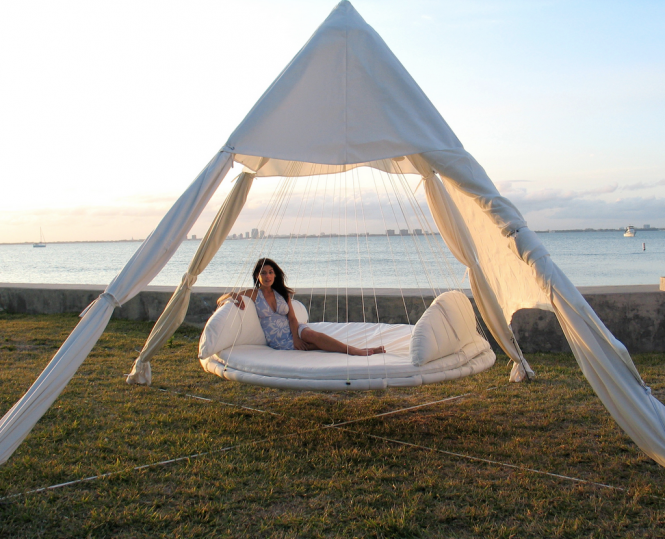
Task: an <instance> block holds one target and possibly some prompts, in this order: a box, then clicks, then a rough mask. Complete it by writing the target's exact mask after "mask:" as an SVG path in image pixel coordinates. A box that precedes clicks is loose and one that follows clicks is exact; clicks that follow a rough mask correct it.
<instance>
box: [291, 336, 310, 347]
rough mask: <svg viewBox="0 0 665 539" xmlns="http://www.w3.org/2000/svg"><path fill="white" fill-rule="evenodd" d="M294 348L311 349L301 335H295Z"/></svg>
mask: <svg viewBox="0 0 665 539" xmlns="http://www.w3.org/2000/svg"><path fill="white" fill-rule="evenodd" d="M293 348H295V349H296V350H303V351H305V350H309V347H308V346H307V343H306V342H305V341H303V340H302V339H301V338H300V337H295V336H294V337H293Z"/></svg>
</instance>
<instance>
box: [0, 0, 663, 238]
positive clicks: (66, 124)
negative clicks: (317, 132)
mask: <svg viewBox="0 0 665 539" xmlns="http://www.w3.org/2000/svg"><path fill="white" fill-rule="evenodd" d="M353 5H354V6H355V8H356V9H357V10H358V11H359V12H360V14H361V15H362V16H363V18H364V19H365V20H366V21H367V22H368V23H369V24H370V25H372V26H373V27H374V28H375V29H376V30H377V32H378V33H379V34H380V35H381V36H382V37H383V39H384V40H385V41H386V43H387V44H388V46H389V47H390V48H391V49H392V51H393V52H394V53H395V55H396V56H397V57H398V58H399V59H400V60H401V62H402V63H403V64H404V66H405V67H406V69H407V70H408V71H409V72H410V73H411V75H412V76H413V77H414V79H415V80H416V81H417V82H418V84H419V85H420V86H421V88H422V89H423V90H424V92H425V93H426V94H427V95H428V97H429V98H430V100H431V101H432V102H433V103H434V105H435V106H436V107H437V108H438V110H439V111H440V112H441V114H442V115H443V117H444V118H445V119H446V121H447V122H448V124H449V125H450V127H451V128H452V129H453V131H454V132H455V133H456V134H457V136H458V137H459V139H460V140H461V141H462V143H463V144H464V146H465V147H466V149H467V150H468V151H469V152H471V154H473V155H474V156H475V157H476V159H477V160H478V161H479V162H480V163H481V164H482V165H483V166H484V167H485V169H486V171H487V172H488V174H489V176H490V177H491V178H492V179H493V180H494V182H495V183H496V184H497V186H498V187H499V190H500V191H501V193H502V194H504V195H505V196H507V197H508V198H509V199H510V200H512V201H513V202H514V203H515V204H516V205H517V207H518V208H519V209H520V210H521V211H522V212H523V213H524V214H525V217H526V219H527V221H528V223H529V225H530V226H531V228H533V229H549V228H551V229H566V228H586V227H594V228H609V227H614V228H618V227H621V226H626V225H628V224H633V225H635V226H638V227H641V226H642V225H643V224H645V223H649V224H651V226H655V227H665V91H664V89H665V54H663V51H665V2H661V1H640V0H637V1H635V2H615V1H583V0H582V1H579V0H578V1H556V0H551V1H538V0H525V1H520V0H515V1H502V0H492V1H473V0H471V1H464V2H459V1H445V0H411V1H409V2H404V1H397V0H381V1H378V0H355V1H353ZM334 6H335V2H334V1H327V0H326V1H322V0H309V1H296V0H283V1H280V2H275V1H274V0H273V1H261V0H244V1H243V2H230V1H224V0H217V1H214V2H213V1H197V0H188V1H187V2H184V1H182V2H173V1H160V2H156V1H136V0H134V1H131V2H130V1H116V2H112V3H108V2H104V3H102V2H90V1H89V0H86V1H73V0H62V1H60V2H47V1H30V2H4V3H3V4H2V5H1V6H0V88H1V90H0V92H1V93H2V99H0V145H1V148H2V150H1V151H0V182H1V185H2V197H0V242H25V241H29V242H31V241H36V240H37V239H38V237H39V228H40V226H41V227H42V228H43V230H44V233H45V235H46V239H47V240H48V241H80V240H119V239H129V238H132V237H134V238H143V237H145V236H146V235H147V234H148V233H149V232H150V231H151V230H152V229H154V227H155V226H156V225H157V223H158V222H159V220H160V218H161V217H162V216H163V215H164V214H165V213H166V211H167V210H168V208H169V207H170V205H171V204H172V203H173V202H174V201H175V199H176V198H177V197H178V196H179V195H180V194H181V193H182V192H183V191H184V189H185V188H186V187H187V185H189V183H190V182H191V181H192V180H193V179H194V178H195V177H196V175H197V174H198V172H199V171H200V170H201V169H202V168H203V167H204V166H205V164H206V163H207V162H208V161H209V159H210V158H211V157H212V156H213V155H214V153H215V152H216V151H217V150H218V149H219V148H220V147H221V146H222V145H223V144H224V142H225V141H226V139H227V138H228V136H229V135H230V133H231V132H232V131H233V129H234V128H235V126H236V125H237V124H238V123H239V122H240V121H241V120H242V119H243V117H244V116H245V114H246V113H247V112H248V111H249V109H250V108H251V106H252V105H253V104H254V103H255V101H256V100H257V99H258V98H259V97H260V96H261V94H262V93H263V92H264V91H265V89H266V88H267V87H268V86H269V85H270V83H271V82H272V81H273V80H274V78H275V77H276V76H277V75H278V74H279V72H280V71H281V70H282V69H283V68H284V66H285V65H286V64H287V63H288V62H289V61H290V59H291V58H292V57H293V56H294V55H295V54H296V53H297V52H298V50H299V49H300V47H302V45H303V44H304V43H305V42H306V40H307V39H308V38H309V36H310V35H311V34H312V33H313V32H314V31H315V30H316V28H317V27H318V25H319V24H320V23H321V22H322V21H323V20H324V19H325V18H326V16H327V15H328V13H329V12H330V11H331V10H332V9H333V8H334ZM239 170H240V169H238V168H236V169H235V173H237V172H239ZM269 184H270V182H266V183H265V184H263V185H261V186H259V187H260V188H259V189H257V190H256V193H253V196H254V199H253V200H252V201H251V203H250V207H251V208H256V207H259V206H260V205H261V204H262V203H263V202H264V201H265V197H266V196H268V190H269V189H268V186H269ZM226 191H227V188H226V187H223V188H222V189H221V190H220V192H219V193H218V194H217V195H215V197H214V198H213V200H212V202H211V204H210V205H209V208H208V209H207V210H206V212H205V213H204V215H203V216H202V217H201V219H200V220H199V222H198V223H197V224H196V225H195V226H194V229H193V230H192V233H195V234H197V235H203V233H204V232H205V230H206V228H207V225H208V223H209V222H210V220H211V219H212V216H213V214H214V212H215V211H216V209H217V207H218V206H219V203H220V201H221V200H222V197H223V196H224V194H225V192H226ZM250 207H248V210H249V209H250ZM246 213H247V215H245V216H243V219H245V221H244V222H239V223H238V226H237V228H238V231H241V230H248V229H250V228H252V227H253V226H254V224H255V222H254V219H255V217H253V215H254V213H255V212H252V211H248V212H246Z"/></svg>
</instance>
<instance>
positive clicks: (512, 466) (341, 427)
mask: <svg viewBox="0 0 665 539" xmlns="http://www.w3.org/2000/svg"><path fill="white" fill-rule="evenodd" d="M148 387H149V388H150V389H156V390H157V391H161V392H163V393H171V394H173V395H179V396H183V397H188V398H192V399H196V400H202V401H205V402H214V403H216V404H222V405H224V406H230V407H234V408H239V409H243V410H249V411H252V412H257V413H262V414H270V415H274V416H277V417H283V418H286V419H291V420H295V421H307V422H310V423H312V422H313V421H312V420H309V419H303V418H299V417H292V416H287V415H285V414H280V413H277V412H272V411H270V410H262V409H260V408H253V407H249V406H244V405H241V404H236V403H230V402H225V401H220V400H216V399H211V398H207V397H201V396H198V395H192V394H190V393H182V392H180V391H174V390H169V389H163V388H153V387H150V386H148ZM496 389H499V387H498V386H492V387H488V388H487V389H485V390H483V391H482V392H487V391H494V390H496ZM473 395H476V396H477V395H478V393H474V392H469V393H464V394H461V395H455V396H453V397H446V398H445V399H439V400H436V401H431V402H426V403H424V404H417V405H414V406H408V407H405V408H398V409H397V410H391V411H389V412H382V413H380V414H375V415H372V416H365V417H361V418H357V419H351V420H348V421H342V422H340V423H329V424H325V425H317V426H315V427H313V428H311V429H306V430H301V431H299V432H295V433H291V434H285V435H281V436H273V437H271V438H264V439H261V440H254V441H250V442H244V443H240V444H236V445H230V446H227V447H223V448H221V449H214V450H211V451H204V452H201V453H194V454H192V455H186V456H182V457H177V458H173V459H167V460H162V461H159V462H153V463H150V464H144V465H142V466H134V467H131V468H125V469H124V470H118V471H116V472H107V473H104V474H100V475H94V476H90V477H84V478H82V479H74V480H72V481H67V482H65V483H59V484H57V485H51V486H48V487H41V488H38V489H34V490H28V491H26V492H20V493H18V494H12V495H10V496H5V497H4V498H0V501H5V500H10V499H13V498H18V497H21V496H26V495H28V494H36V493H39V492H45V491H49V490H55V489H59V488H62V487H67V486H71V485H76V484H79V483H86V482H89V481H95V480H97V479H104V478H107V477H111V476H114V475H120V474H123V473H130V472H134V471H140V470H145V469H148V468H155V467H157V466H167V465H169V464H174V463H176V462H181V461H183V460H192V459H195V458H199V457H205V456H208V455H214V454H218V453H226V452H228V451H232V450H234V449H240V448H242V447H249V446H253V445H259V444H264V443H269V442H274V441H277V440H282V439H286V438H293V437H295V436H299V435H301V434H306V433H309V432H315V431H318V430H326V429H331V428H334V429H339V430H340V431H345V432H350V433H353V434H361V435H364V436H367V437H369V438H373V439H375V440H380V441H383V442H387V443H391V444H396V445H402V446H405V447H412V448H415V449H421V450H423V451H430V452H433V453H441V454H443V455H448V456H452V457H456V458H460V459H467V460H472V461H475V462H482V463H485V464H491V465H494V466H501V467H504V468H510V469H513V470H518V471H522V472H528V473H534V474H538V475H544V476H547V477H553V478H557V479H563V480H566V481H572V482H576V483H581V484H587V485H592V486H595V487H599V488H604V489H610V490H615V491H620V492H626V491H627V490H628V489H627V488H626V487H617V486H614V485H607V484H605V483H598V482H595V481H589V480H586V479H580V478H577V477H572V476H568V475H562V474H556V473H552V472H546V471H543V470H537V469H534V468H528V467H526V466H518V465H516V464H510V463H506V462H500V461H497V460H491V459H484V458H481V457H474V456H472V455H465V454H463V453H455V452H452V451H445V450H443V449H436V448H433V447H428V446H424V445H420V444H414V443H411V442H405V441H402V440H395V439H392V438H387V437H384V436H377V435H375V434H369V433H366V432H362V431H358V430H354V429H349V428H346V427H347V426H348V425H351V424H353V423H360V422H362V421H368V420H370V419H376V418H379V417H385V416H388V415H394V414H398V413H402V412H408V411H410V410H416V409H419V408H425V407H428V406H434V405H436V404H441V403H444V402H451V401H454V400H460V399H463V398H466V397H470V396H473ZM649 497H650V498H656V499H659V500H665V498H662V497H660V496H649Z"/></svg>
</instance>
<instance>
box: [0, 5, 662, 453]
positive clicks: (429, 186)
mask: <svg viewBox="0 0 665 539" xmlns="http://www.w3.org/2000/svg"><path fill="white" fill-rule="evenodd" d="M231 158H233V159H235V160H236V161H238V162H241V163H243V164H245V165H246V166H247V167H248V168H250V169H251V170H252V171H253V174H247V175H245V177H244V179H243V180H242V182H241V183H242V186H239V187H238V188H237V189H234V190H233V191H231V193H230V195H229V198H228V199H227V201H226V202H225V204H224V206H223V207H222V209H221V210H220V214H219V215H218V218H217V219H216V220H215V222H214V223H213V226H212V228H211V230H210V231H209V233H208V235H207V236H206V240H205V241H203V242H202V243H201V247H200V248H199V252H198V253H197V255H196V256H195V259H194V260H193V262H192V264H191V265H190V268H189V270H188V272H187V273H186V274H185V276H184V277H183V281H182V283H181V285H180V287H179V289H178V291H176V294H174V297H173V298H172V300H171V302H170V303H169V305H168V306H167V308H166V310H165V312H164V313H163V315H162V319H160V321H158V323H157V324H156V325H155V330H154V331H153V334H151V336H150V337H149V339H148V343H146V346H145V347H144V349H143V351H142V352H141V355H140V357H139V358H138V359H137V361H136V363H135V365H134V369H133V370H132V374H131V375H130V377H129V378H128V382H132V383H137V382H140V383H150V370H149V368H148V367H149V360H150V357H151V355H152V354H153V353H154V351H155V350H156V349H157V348H158V345H159V344H160V343H163V342H164V341H165V340H166V339H167V338H168V335H169V332H172V331H174V330H175V327H177V324H179V323H180V321H181V320H182V318H183V317H184V313H185V312H186V310H187V303H188V301H189V294H188V293H187V291H188V290H189V289H190V288H191V286H192V285H193V284H194V282H195V281H196V275H198V274H199V273H200V272H201V271H203V269H204V268H205V266H206V265H207V263H208V262H209V261H210V259H211V258H212V256H213V255H214V252H215V251H216V250H217V249H218V248H219V246H220V245H221V243H222V241H223V238H224V237H225V235H226V234H225V233H224V231H225V230H228V229H229V227H230V226H231V225H232V223H233V222H234V220H235V217H236V216H237V215H238V213H239V211H240V208H241V207H242V204H243V203H244V200H245V198H244V197H246V196H247V191H248V190H249V188H250V186H251V179H252V178H253V176H255V175H256V176H270V175H294V174H300V175H309V174H312V173H317V174H327V173H334V172H339V171H343V170H347V169H349V168H353V167H355V166H359V165H362V164H366V165H368V166H374V167H376V168H381V169H382V170H386V171H388V172H402V173H418V174H420V175H421V176H422V177H423V181H424V184H425V190H426V194H427V201H428V204H429V207H430V209H431V211H432V215H433V217H434V220H435V222H436V225H437V227H438V228H439V231H440V232H441V235H442V237H443V238H444V239H445V241H446V244H447V245H448V247H449V248H450V250H451V251H452V252H453V254H454V255H455V257H456V258H457V259H458V260H459V261H460V262H461V263H462V264H464V265H465V266H467V267H468V268H469V273H470V280H471V287H472V290H473V293H474V298H475V300H476V302H477V305H478V307H479V310H480V312H481V314H482V316H483V319H484V320H485V322H486V324H487V326H488V328H489V329H490V331H491V332H492V334H493V335H494V337H495V338H496V339H497V341H498V342H499V344H500V345H501V347H502V348H503V349H504V350H505V351H506V353H507V354H508V355H509V356H510V357H511V358H512V359H513V360H514V361H515V365H514V367H513V371H512V373H511V380H514V381H519V380H521V379H523V378H524V376H525V375H526V374H527V373H529V372H531V371H530V368H529V366H528V365H527V364H526V362H525V361H524V358H523V357H522V354H521V352H520V350H519V347H518V346H517V343H516V341H515V339H514V336H513V334H512V331H511V330H510V326H509V322H510V320H511V318H512V315H513V313H514V312H515V311H516V310H518V309H520V308H524V307H539V308H545V309H550V310H552V311H554V312H555V314H556V315H557V317H558V319H559V321H560V323H561V325H562V327H563V329H564V333H565V335H566V338H567V339H568V342H569V343H570V345H571V348H572V350H573V353H574V354H575V357H576V358H577V361H578V363H579V364H580V367H581V368H582V371H583V373H584V375H585V376H586V377H587V379H588V380H589V382H590V383H591V385H592V387H593V388H594V390H595V391H596V393H597V394H598V395H599V397H600V398H601V400H602V402H603V403H604V405H605V406H606V407H607V408H608V410H609V411H610V413H611V414H612V416H613V417H614V418H615V420H616V421H617V422H618V423H619V425H620V426H621V427H622V428H623V429H624V430H625V431H626V432H627V433H628V434H629V436H631V438H632V439H633V440H634V441H635V443H637V444H638V445H639V446H640V447H641V448H642V449H643V450H644V451H645V452H646V453H647V454H648V455H649V456H651V457H652V458H653V459H654V460H656V461H657V462H658V463H660V464H661V465H665V407H663V405H662V404H661V403H660V402H659V401H658V400H657V399H655V398H654V397H653V396H652V395H651V392H650V390H649V388H648V387H647V386H646V385H645V384H644V382H643V381H642V380H641V378H640V376H639V373H638V372H637V369H636V368H635V365H634V364H633V362H632V359H631V358H630V355H629V354H628V352H627V350H626V348H625V347H624V346H623V345H622V344H621V343H620V342H618V341H617V340H616V339H615V338H614V337H613V336H612V335H611V333H610V332H609V331H608V330H607V328H606V327H605V326H604V325H603V323H602V322H601V321H600V320H599V319H598V317H597V316H596V315H595V313H594V312H593V310H592V309H591V307H589V305H588V304H587V303H586V301H585V300H584V298H583V297H582V296H581V295H580V293H579V292H578V291H577V289H576V288H575V287H574V286H573V285H572V284H571V283H570V281H569V280H568V279H567V278H566V276H565V275H564V274H563V273H562V272H561V270H559V268H557V266H556V265H555V264H554V263H553V262H552V261H551V259H550V257H549V253H548V252H547V250H546V249H545V248H544V247H543V245H542V244H541V243H540V241H539V240H538V238H537V236H536V235H535V234H534V233H533V232H531V231H530V230H529V229H528V228H527V227H526V222H525V221H524V218H523V217H522V215H521V214H520V212H519V211H518V210H517V208H515V207H514V206H513V205H512V204H511V203H510V201H508V200H507V199H505V198H503V197H501V195H500V194H499V192H498V191H497V189H496V188H495V186H494V185H493V183H492V181H491V180H490V179H489V177H488V176H487V174H486V173H485V171H484V170H483V169H482V167H481V166H480V165H479V164H478V163H477V162H476V161H475V159H474V158H473V157H472V156H471V155H469V154H468V153H467V152H466V151H465V150H464V148H463V147H462V145H461V143H460V142H459V141H458V139H457V137H456V136H455V135H454V134H453V132H452V131H451V130H450V128H449V127H448V125H447V124H446V123H445V121H444V120H443V118H442V117H441V115H440V114H439V113H438V112H437V110H436V109H435V108H434V106H433V105H432V103H430V101H429V100H428V99H427V97H426V96H425V95H424V94H423V92H422V90H421V89H420V88H419V87H418V85H417V84H416V83H415V82H414V81H413V79H412V78H411V76H410V75H409V74H408V73H407V71H406V70H405V69H404V67H403V66H402V65H401V64H400V63H399V61H398V60H397V59H396V58H395V56H394V55H393V54H392V52H391V51H390V50H389V49H388V47H387V46H386V44H385V43H384V42H383V41H382V40H381V38H380V37H379V36H378V35H377V34H376V32H375V31H374V30H373V29H372V28H370V27H369V26H368V25H367V24H366V23H365V21H364V20H363V19H362V18H361V17H360V15H358V13H357V12H356V11H355V9H354V8H353V7H352V6H351V4H350V3H349V2H347V1H346V0H344V1H342V2H340V4H339V5H338V6H337V7H336V8H335V9H334V10H333V12H332V13H331V15H330V16H329V17H328V18H327V19H326V21H325V22H324V23H323V24H322V25H321V26H320V27H319V29H318V30H317V31H316V32H315V33H314V35H313V36H312V37H311V38H310V40H309V41H308V42H307V44H306V45H305V47H303V49H302V50H301V51H300V52H299V53H298V54H297V55H296V57H295V58H294V59H293V61H292V62H291V63H290V64H289V65H288V66H287V67H286V69H285V70H284V71H283V72H282V73H281V74H280V76H279V77H278V78H277V80H276V81H275V82H274V83H273V84H272V85H271V86H270V88H269V89H268V90H267V91H266V93H265V94H264V95H263V96H262V97H261V99H260V100H259V101H258V103H257V104H256V105H255V106H254V108H253V109H252V110H251V111H250V112H249V114H248V115H247V117H246V118H245V119H244V120H243V122H242V123H241V124H240V125H239V126H238V128H237V129H236V130H235V131H234V132H233V134H232V135H231V137H230V138H229V140H228V142H227V143H226V145H225V146H224V147H223V148H222V150H221V151H220V153H219V154H218V155H217V156H216V157H214V158H213V160H212V161H211V163H210V164H209V165H208V167H206V169H204V171H203V172H202V173H201V175H200V176H199V177H198V178H197V179H196V180H195V182H194V183H193V184H192V185H191V186H190V187H189V188H188V190H187V191H186V192H185V193H184V194H183V196H182V197H181V198H180V199H179V200H178V201H177V202H176V204H175V206H174V207H173V208H172V209H171V210H170V211H169V213H168V214H167V215H166V216H165V217H164V219H163V220H162V222H161V223H160V224H159V226H158V227H157V229H156V230H155V231H154V232H153V234H151V235H150V237H148V238H147V239H146V241H145V242H144V244H143V245H142V246H141V247H140V248H139V251H137V253H136V255H135V256H134V257H133V258H132V259H131V260H130V261H129V262H128V264H127V266H126V267H125V268H124V269H123V270H122V272H121V273H120V274H119V275H118V276H117V277H116V278H115V279H114V280H113V282H112V283H111V284H110V285H109V287H108V288H107V290H106V292H105V293H104V294H102V296H101V297H102V298H103V299H104V300H105V301H101V302H96V303H95V304H93V306H92V308H89V310H87V312H86V313H85V316H83V319H82V320H81V322H80V323H79V325H78V326H77V328H76V329H75V330H74V332H73V333H72V335H71V336H70V337H69V338H68V339H67V341H66V342H65V343H64V344H63V346H62V347H61V349H60V350H59V351H58V352H57V354H56V355H55V357H54V358H53V360H52V361H51V363H50V364H49V365H48V366H47V368H46V369H45V371H44V372H43V373H42V375H41V376H40V377H39V378H38V380H37V381H36V382H35V384H33V386H32V387H31V388H30V390H29V391H28V392H27V393H26V394H25V395H24V396H23V397H22V399H21V400H20V401H19V402H18V403H16V405H14V407H13V408H12V409H11V410H9V411H8V412H7V413H6V414H5V416H4V417H3V418H2V420H1V421H0V463H2V462H4V461H6V460H7V459H8V458H9V457H10V456H11V454H12V453H13V452H14V450H15V449H16V448H17V447H18V445H19V444H20V443H21V441H22V440H23V439H24V438H25V437H26V436H27V435H28V433H29V432H30V430H31V429H32V427H33V426H34V424H35V423H36V422H37V421H38V420H39V418H40V417H41V416H42V415H43V414H44V412H45V411H46V410H47V409H48V407H49V406H50V405H51V404H52V402H53V401H54V400H55V399H56V398H57V396H58V395H59V393H60V392H61V391H62V389H63V388H64V387H65V385H66V384H67V383H68V381H69V379H70V378H71V376H73V374H74V372H75V371H76V369H77V368H78V366H79V365H80V364H81V363H82V361H83V360H84V359H85V357H86V356H87V354H88V352H89V351H90V349H91V348H92V346H93V345H94V344H95V342H96V340H97V338H98V337H99V335H100V334H101V332H102V331H103V329H104V327H105V326H106V324H107V323H108V320H109V318H110V316H111V313H112V306H113V305H121V304H123V303H125V302H126V301H128V300H129V299H131V298H132V297H133V296H134V295H135V294H136V293H138V292H139V291H140V290H141V288H142V287H143V286H145V285H146V284H147V283H148V282H149V281H150V280H151V278H152V277H153V276H154V275H156V274H157V273H158V272H159V270H160V269H161V268H162V267H163V266H164V265H165V264H166V262H167V261H168V259H169V258H170V257H171V255H172V254H173V253H174V252H175V250H176V249H177V247H178V245H179V244H180V243H181V242H182V240H183V239H184V238H185V235H186V233H187V232H188V231H189V228H190V227H191V226H192V224H193V223H194V222H195V220H196V219H197V217H198V216H199V215H200V213H201V211H202V209H203V207H204V206H205V204H206V203H207V201H208V200H209V199H210V197H211V196H212V194H213V192H214V190H215V189H216V188H217V186H218V185H219V183H220V182H221V180H222V178H223V177H224V175H225V174H226V172H227V171H228V169H229V167H230V164H231ZM294 162H297V163H298V166H294ZM254 173H255V174H254ZM437 174H438V176H437ZM245 182H247V183H245Z"/></svg>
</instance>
